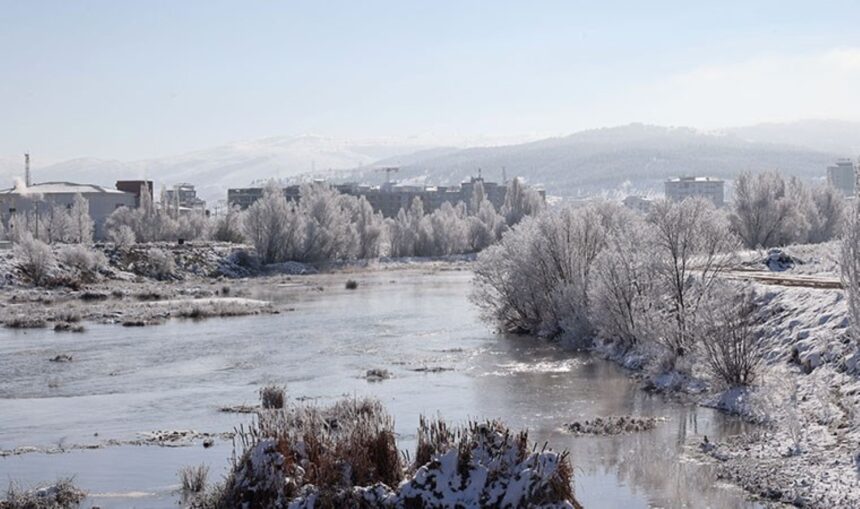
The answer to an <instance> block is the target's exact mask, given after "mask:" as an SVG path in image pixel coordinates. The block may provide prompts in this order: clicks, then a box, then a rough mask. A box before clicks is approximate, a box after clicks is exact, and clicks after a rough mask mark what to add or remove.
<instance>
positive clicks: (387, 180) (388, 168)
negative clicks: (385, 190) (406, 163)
mask: <svg viewBox="0 0 860 509" xmlns="http://www.w3.org/2000/svg"><path fill="white" fill-rule="evenodd" d="M376 171H384V172H385V183H386V184H390V183H391V174H392V173H397V172H399V171H400V168H398V167H397V166H386V167H385V168H377V169H376Z"/></svg>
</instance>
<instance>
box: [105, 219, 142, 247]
mask: <svg viewBox="0 0 860 509" xmlns="http://www.w3.org/2000/svg"><path fill="white" fill-rule="evenodd" d="M107 239H108V240H109V241H110V242H113V243H114V245H115V246H116V247H117V248H118V249H121V250H126V249H128V248H130V247H131V246H133V245H134V243H135V235H134V230H132V229H131V227H129V226H127V225H120V226H117V227H115V228H112V229H110V230H108V232H107Z"/></svg>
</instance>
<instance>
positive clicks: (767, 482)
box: [701, 284, 860, 508]
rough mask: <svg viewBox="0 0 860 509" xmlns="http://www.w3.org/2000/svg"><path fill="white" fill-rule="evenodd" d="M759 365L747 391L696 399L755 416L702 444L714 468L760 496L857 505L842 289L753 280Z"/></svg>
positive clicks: (852, 362)
mask: <svg viewBox="0 0 860 509" xmlns="http://www.w3.org/2000/svg"><path fill="white" fill-rule="evenodd" d="M756 290H757V291H758V293H759V297H758V302H759V306H760V307H759V312H758V320H759V325H760V327H761V330H762V331H763V334H764V336H763V341H764V342H765V347H766V350H765V368H764V370H763V373H762V375H761V376H760V377H759V382H758V383H757V384H756V385H755V386H754V387H752V388H751V389H749V390H744V389H738V388H735V389H731V390H728V391H725V392H722V393H716V394H714V393H710V394H709V395H708V396H706V397H705V398H703V399H702V400H701V402H702V403H703V404H706V405H710V406H714V407H717V408H721V409H723V410H726V411H730V412H734V413H739V414H741V415H744V416H745V417H747V418H748V419H750V420H752V421H755V422H759V423H761V424H762V426H761V428H760V429H759V430H758V431H756V432H754V433H751V434H747V435H741V436H738V437H735V438H733V439H731V440H730V441H728V442H726V443H720V444H713V443H706V444H702V451H703V452H705V453H706V454H708V455H709V456H710V457H711V458H714V459H715V460H717V462H718V463H719V468H718V472H719V475H720V476H721V477H723V478H725V479H727V480H730V481H732V482H734V483H736V484H739V485H741V486H742V487H744V488H745V489H747V490H749V491H750V492H752V493H754V494H756V495H759V496H761V497H763V498H765V499H770V500H776V501H781V502H784V503H789V504H794V505H797V506H800V507H821V508H825V507H826V508H832V507H858V505H860V477H858V464H857V458H858V456H857V453H858V451H860V420H858V412H857V410H858V408H860V406H858V403H860V400H858V395H860V376H858V375H860V372H858V370H857V369H856V357H855V356H856V355H857V354H856V352H857V347H856V345H855V343H854V342H853V341H852V340H851V338H850V337H849V335H848V314H847V306H846V297H845V295H844V292H843V291H842V290H837V289H814V288H798V287H780V286H773V285H761V284H757V285H756Z"/></svg>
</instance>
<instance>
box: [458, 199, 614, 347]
mask: <svg viewBox="0 0 860 509" xmlns="http://www.w3.org/2000/svg"><path fill="white" fill-rule="evenodd" d="M620 218H621V213H620V208H619V207H617V206H614V205H603V204H594V205H589V206H587V207H581V208H576V209H573V208H568V207H565V208H561V209H556V210H549V211H546V212H544V213H543V214H540V215H538V216H535V217H529V218H527V219H524V220H523V221H522V222H521V223H520V224H518V225H517V226H515V227H514V228H513V229H511V230H510V231H509V232H508V233H506V234H505V235H504V237H502V240H501V242H499V243H498V244H496V245H494V246H491V247H490V248H488V249H486V250H485V251H483V252H482V253H481V254H480V255H479V257H478V263H477V266H476V268H475V290H474V292H473V295H472V299H473V301H474V302H475V303H476V304H477V305H478V306H479V307H480V308H481V309H482V311H483V312H484V315H485V316H486V317H487V318H490V319H492V320H493V321H495V322H496V323H498V324H499V325H500V326H501V327H502V328H503V329H504V330H507V331H511V332H527V333H536V334H541V335H547V336H553V335H557V334H559V333H562V332H564V333H570V334H575V335H580V336H583V335H586V334H588V333H589V332H590V330H591V325H590V323H589V318H588V308H589V297H588V295H589V291H588V286H589V282H590V279H591V271H592V268H593V265H594V262H595V260H596V259H597V257H598V255H599V254H600V252H601V251H602V250H603V248H604V247H605V245H606V238H607V233H608V231H609V230H610V229H612V228H614V227H615V225H616V224H617V223H618V222H619V220H620Z"/></svg>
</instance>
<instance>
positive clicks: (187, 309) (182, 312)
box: [176, 302, 259, 320]
mask: <svg viewBox="0 0 860 509" xmlns="http://www.w3.org/2000/svg"><path fill="white" fill-rule="evenodd" d="M258 312H259V309H257V308H256V307H254V306H250V305H247V304H242V303H237V302H212V303H208V304H204V305H200V304H190V305H185V306H183V307H181V308H180V309H179V311H177V312H176V315H177V316H179V317H180V318H188V319H191V320H203V319H204V318H213V317H220V318H227V317H232V316H247V315H254V314H257V313H258Z"/></svg>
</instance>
